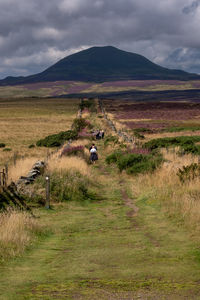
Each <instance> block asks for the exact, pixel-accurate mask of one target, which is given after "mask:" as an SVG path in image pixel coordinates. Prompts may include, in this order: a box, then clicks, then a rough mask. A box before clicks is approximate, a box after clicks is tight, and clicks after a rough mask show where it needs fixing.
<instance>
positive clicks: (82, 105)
mask: <svg viewBox="0 0 200 300" xmlns="http://www.w3.org/2000/svg"><path fill="white" fill-rule="evenodd" d="M92 105H93V101H92V100H91V99H90V100H82V101H81V103H80V104H79V107H80V109H82V110H83V109H84V108H91V106H92Z"/></svg>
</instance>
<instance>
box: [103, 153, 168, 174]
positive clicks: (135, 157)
mask: <svg viewBox="0 0 200 300" xmlns="http://www.w3.org/2000/svg"><path fill="white" fill-rule="evenodd" d="M106 162H107V163H108V164H111V163H116V165H117V167H118V168H119V171H120V172H121V171H123V170H126V172H127V174H138V173H144V172H152V171H154V170H155V169H156V168H157V167H159V166H160V165H161V163H162V162H163V158H162V156H161V155H160V154H159V155H158V154H157V155H151V154H138V153H123V152H120V151H115V152H114V153H112V154H110V155H109V156H107V158H106Z"/></svg>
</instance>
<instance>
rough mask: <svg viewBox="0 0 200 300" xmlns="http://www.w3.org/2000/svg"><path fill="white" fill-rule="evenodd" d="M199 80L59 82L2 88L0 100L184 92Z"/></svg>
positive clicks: (194, 86) (0, 89)
mask: <svg viewBox="0 0 200 300" xmlns="http://www.w3.org/2000/svg"><path fill="white" fill-rule="evenodd" d="M199 87H200V82H199V80H191V81H178V80H127V81H114V82H113V81H111V82H104V83H93V82H89V83H88V82H76V81H57V82H42V83H32V84H24V85H16V86H1V87H0V94H1V96H0V98H4V99H7V98H9V97H12V98H18V97H55V96H60V95H69V94H104V93H116V92H127V91H129V92H131V91H133V92H134V91H135V92H137V91H149V92H157V91H158V92H159V91H173V90H176V91H184V90H189V91H190V90H194V89H199Z"/></svg>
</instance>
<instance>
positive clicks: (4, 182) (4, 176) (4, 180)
mask: <svg viewBox="0 0 200 300" xmlns="http://www.w3.org/2000/svg"><path fill="white" fill-rule="evenodd" d="M2 175H3V178H2V181H3V187H5V186H6V173H5V169H3V172H2Z"/></svg>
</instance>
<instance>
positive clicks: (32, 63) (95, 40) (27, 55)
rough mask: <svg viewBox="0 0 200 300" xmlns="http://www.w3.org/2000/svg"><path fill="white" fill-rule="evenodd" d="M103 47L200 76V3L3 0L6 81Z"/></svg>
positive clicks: (0, 63) (1, 66) (0, 29)
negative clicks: (142, 56) (89, 49)
mask: <svg viewBox="0 0 200 300" xmlns="http://www.w3.org/2000/svg"><path fill="white" fill-rule="evenodd" d="M98 45H99V46H103V45H112V46H116V47H118V48H120V49H122V50H127V51H131V52H135V53H139V54H142V55H144V56H146V57H147V58H149V59H150V60H152V61H153V62H155V63H158V64H160V65H162V66H166V67H169V68H178V69H183V70H186V71H190V72H196V73H200V0H194V1H193V0H0V58H1V59H0V78H4V77H5V76H8V75H12V76H16V75H29V74H34V73H38V72H40V71H43V70H44V69H46V68H47V67H49V66H50V65H52V64H54V63H55V62H57V61H58V60H59V59H61V58H63V57H65V56H66V55H69V54H72V53H74V52H76V51H80V50H82V49H85V48H88V47H91V46H98Z"/></svg>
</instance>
